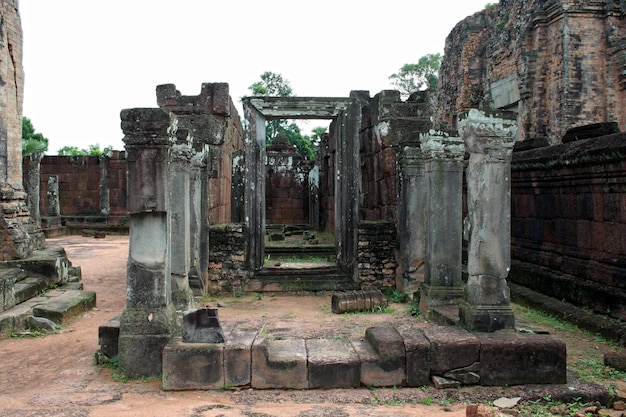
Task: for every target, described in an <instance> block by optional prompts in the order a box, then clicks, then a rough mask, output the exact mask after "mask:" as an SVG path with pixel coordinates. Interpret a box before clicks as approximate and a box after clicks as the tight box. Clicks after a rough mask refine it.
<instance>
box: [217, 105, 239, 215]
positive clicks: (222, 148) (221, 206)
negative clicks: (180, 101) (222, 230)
mask: <svg viewBox="0 0 626 417" xmlns="http://www.w3.org/2000/svg"><path fill="white" fill-rule="evenodd" d="M228 97H229V98H230V96H228ZM229 107H230V111H229V112H228V115H219V114H213V115H212V117H213V118H214V119H219V123H220V124H221V125H222V126H223V129H224V136H223V138H224V142H223V143H220V144H216V145H211V147H210V149H211V155H210V159H211V163H210V170H211V175H210V176H211V178H210V181H209V182H210V192H211V198H210V200H209V221H210V222H211V223H229V222H231V221H233V211H234V212H237V208H236V207H233V204H239V202H238V201H237V199H236V198H234V196H233V190H237V187H238V186H239V185H238V184H234V183H233V162H234V161H236V159H237V157H238V156H239V155H240V154H241V150H242V149H243V146H244V143H243V127H242V125H241V119H240V118H239V113H238V112H237V109H236V108H235V106H234V104H233V103H232V100H229ZM235 195H236V192H235ZM242 205H243V204H242ZM235 220H236V219H235Z"/></svg>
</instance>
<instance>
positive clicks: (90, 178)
mask: <svg viewBox="0 0 626 417" xmlns="http://www.w3.org/2000/svg"><path fill="white" fill-rule="evenodd" d="M102 163H108V164H109V169H108V174H109V175H108V179H107V183H108V189H109V204H110V211H109V214H110V215H111V216H125V215H126V214H128V209H127V195H126V157H125V153H124V152H117V151H116V152H113V154H112V155H111V157H106V158H100V157H98V156H47V155H46V156H45V157H44V158H43V159H42V160H41V176H40V179H39V182H40V186H39V192H40V200H39V206H40V212H41V213H42V215H43V216H45V213H47V212H48V196H47V192H48V178H49V177H50V176H52V175H54V176H57V177H58V179H59V203H60V211H61V215H62V216H100V215H101V212H100V209H101V207H100V193H101V187H100V184H101V181H102V180H103V178H102V171H101V164H102ZM29 164H30V161H29V159H28V158H25V160H24V172H27V171H28V169H29Z"/></svg>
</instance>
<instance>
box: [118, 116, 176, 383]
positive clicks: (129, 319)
mask: <svg viewBox="0 0 626 417" xmlns="http://www.w3.org/2000/svg"><path fill="white" fill-rule="evenodd" d="M121 119H122V131H123V132H124V134H125V136H124V143H125V145H126V160H127V166H128V211H129V216H130V243H129V251H128V267H127V268H128V270H127V283H126V298H127V300H126V309H125V310H124V312H123V314H122V316H121V319H120V337H119V366H120V368H121V370H122V371H123V372H124V374H125V375H127V376H128V377H131V378H140V377H158V376H160V375H161V368H162V351H163V347H164V346H165V345H166V344H167V342H168V341H169V340H170V339H171V337H172V332H173V330H174V328H175V326H176V310H175V309H174V305H173V304H172V299H171V276H170V233H169V225H168V210H169V205H170V190H169V156H170V155H169V154H170V148H171V145H172V140H171V137H170V134H169V133H168V131H169V130H170V118H169V116H168V115H167V114H166V113H164V112H163V111H161V110H160V109H145V108H144V109H141V108H135V109H127V110H123V111H122V112H121Z"/></svg>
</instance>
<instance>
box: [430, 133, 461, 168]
mask: <svg viewBox="0 0 626 417" xmlns="http://www.w3.org/2000/svg"><path fill="white" fill-rule="evenodd" d="M420 142H421V145H422V146H421V149H422V156H423V158H424V160H432V159H442V160H443V159H445V160H453V161H462V160H463V158H464V156H465V145H464V144H463V139H461V138H459V137H451V136H450V135H449V134H448V133H446V132H442V131H436V130H430V131H429V132H427V133H422V134H420Z"/></svg>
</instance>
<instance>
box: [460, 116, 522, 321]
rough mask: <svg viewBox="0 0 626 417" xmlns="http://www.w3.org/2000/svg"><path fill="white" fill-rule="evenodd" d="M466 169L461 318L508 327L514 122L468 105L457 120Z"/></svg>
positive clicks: (515, 130)
mask: <svg viewBox="0 0 626 417" xmlns="http://www.w3.org/2000/svg"><path fill="white" fill-rule="evenodd" d="M459 132H460V133H461V136H462V137H463V140H464V141H465V146H466V149H467V150H468V151H469V152H470V159H469V164H468V167H467V210H468V214H467V218H466V224H465V231H466V233H468V235H467V236H468V238H469V239H468V240H469V245H468V254H467V255H468V262H467V270H468V275H469V278H468V282H467V286H466V288H465V303H464V304H463V306H462V308H461V310H460V316H461V322H462V324H463V325H464V326H465V327H466V328H467V329H469V330H473V331H481V332H491V331H496V330H501V329H512V328H514V326H515V317H514V315H513V310H512V309H511V305H510V291H509V287H508V285H507V282H506V278H507V276H508V273H509V270H510V263H511V259H510V258H511V254H510V247H511V156H512V152H513V144H514V142H515V139H516V135H517V124H516V122H515V121H513V120H508V119H505V118H504V117H503V115H502V113H496V114H493V115H488V114H485V112H483V111H479V110H476V109H472V110H470V111H469V112H468V113H467V117H466V118H465V119H463V120H461V121H460V122H459Z"/></svg>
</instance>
